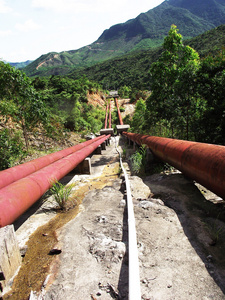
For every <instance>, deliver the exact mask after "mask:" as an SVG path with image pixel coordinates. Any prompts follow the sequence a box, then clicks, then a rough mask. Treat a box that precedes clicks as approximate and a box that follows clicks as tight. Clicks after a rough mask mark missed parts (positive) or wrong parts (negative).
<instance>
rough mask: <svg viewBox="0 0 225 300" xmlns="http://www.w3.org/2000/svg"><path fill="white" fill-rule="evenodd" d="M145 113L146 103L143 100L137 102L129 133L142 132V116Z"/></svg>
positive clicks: (143, 126)
mask: <svg viewBox="0 0 225 300" xmlns="http://www.w3.org/2000/svg"><path fill="white" fill-rule="evenodd" d="M145 113H146V102H145V101H144V100H143V99H140V100H138V101H137V104H136V107H135V112H134V115H133V118H132V122H131V131H132V132H139V133H141V132H143V130H144V129H145V120H144V116H145Z"/></svg>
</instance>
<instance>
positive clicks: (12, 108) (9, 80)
mask: <svg viewBox="0 0 225 300" xmlns="http://www.w3.org/2000/svg"><path fill="white" fill-rule="evenodd" d="M0 109H1V111H0V114H1V115H2V116H10V117H11V118H12V120H13V121H15V122H17V123H19V124H20V125H21V127H22V130H23V135H24V139H25V142H26V147H27V149H28V129H29V130H32V129H33V128H34V127H35V126H37V125H38V124H39V123H41V122H43V123H46V120H47V118H48V117H47V115H48V110H47V108H46V105H45V103H44V102H43V101H42V99H41V97H40V95H39V94H38V93H37V92H36V90H35V89H34V87H33V86H32V84H31V81H30V79H29V78H28V77H27V76H26V75H25V73H23V72H21V71H19V70H17V69H15V68H13V67H11V66H10V65H9V64H5V63H4V62H2V61H1V62H0Z"/></svg>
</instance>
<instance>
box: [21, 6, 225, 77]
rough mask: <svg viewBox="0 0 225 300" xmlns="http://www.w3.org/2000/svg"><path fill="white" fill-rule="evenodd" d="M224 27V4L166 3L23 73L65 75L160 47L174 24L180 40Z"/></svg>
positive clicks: (47, 57) (41, 60)
mask: <svg viewBox="0 0 225 300" xmlns="http://www.w3.org/2000/svg"><path fill="white" fill-rule="evenodd" d="M224 23H225V4H224V1H221V0H204V1H202V0H195V1H190V0H167V1H164V2H163V3H162V4H160V5H159V6H157V7H155V8H154V9H151V10H149V11H148V12H146V13H142V14H140V15H139V16H137V17H136V18H134V19H131V20H129V21H127V22H125V23H122V24H117V25H114V26H112V27H110V28H109V29H107V30H105V31H104V32H103V33H102V35H101V36H100V37H99V39H98V40H97V41H95V42H94V43H92V44H91V45H88V46H86V47H82V48H80V49H78V50H72V51H63V52H60V53H56V52H52V53H48V54H46V55H42V56H41V57H39V58H38V59H36V60H35V61H34V62H32V63H31V64H29V65H28V66H27V67H26V68H25V69H24V71H25V72H26V74H27V75H28V76H49V75H59V74H60V75H63V74H64V75H65V74H68V73H69V72H71V71H72V70H77V69H80V68H84V67H90V66H93V65H95V64H96V63H99V62H103V61H106V60H109V59H112V58H115V57H117V58H118V57H120V56H122V55H124V54H128V53H132V52H134V51H140V50H147V49H150V48H155V47H156V46H160V45H162V43H163V39H164V37H165V36H166V35H167V32H168V31H169V29H170V26H171V24H176V25H177V26H178V28H179V29H180V31H181V32H182V35H183V36H184V39H188V38H191V37H195V36H197V35H199V34H201V33H203V32H205V31H206V30H210V29H212V28H214V27H216V26H218V25H220V24H224Z"/></svg>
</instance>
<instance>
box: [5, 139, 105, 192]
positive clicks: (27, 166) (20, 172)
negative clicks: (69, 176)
mask: <svg viewBox="0 0 225 300" xmlns="http://www.w3.org/2000/svg"><path fill="white" fill-rule="evenodd" d="M99 138H101V137H97V138H96V139H92V140H89V141H86V142H84V143H80V144H78V145H75V146H72V147H69V148H67V149H64V150H61V151H58V152H54V153H51V154H48V155H45V156H43V157H39V158H37V159H34V160H31V161H29V162H27V163H24V164H21V165H18V166H15V167H12V168H9V169H6V170H3V171H0V189H1V188H3V187H4V186H7V185H9V184H11V183H12V182H14V181H16V180H19V179H21V178H23V177H25V176H28V175H29V174H31V173H34V172H36V171H38V170H40V169H42V168H44V167H45V166H47V165H49V164H51V163H53V162H55V161H57V160H59V159H61V158H63V157H65V156H67V155H69V154H71V153H73V152H75V151H78V150H80V149H82V148H84V147H86V146H88V145H90V144H92V143H93V142H94V141H96V140H98V139H99Z"/></svg>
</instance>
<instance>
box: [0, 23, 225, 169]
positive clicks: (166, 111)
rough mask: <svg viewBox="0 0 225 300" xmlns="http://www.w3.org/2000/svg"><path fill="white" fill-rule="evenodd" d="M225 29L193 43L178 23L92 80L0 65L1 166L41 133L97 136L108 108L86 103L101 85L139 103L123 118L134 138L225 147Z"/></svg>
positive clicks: (96, 71)
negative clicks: (154, 44)
mask: <svg viewBox="0 0 225 300" xmlns="http://www.w3.org/2000/svg"><path fill="white" fill-rule="evenodd" d="M224 31H225V26H224V25H223V26H219V27H218V28H216V29H214V30H212V31H209V32H206V33H205V34H203V35H202V36H200V37H199V38H198V39H197V38H194V39H192V40H190V41H189V42H187V41H183V37H182V36H181V34H179V33H178V30H177V28H176V26H175V25H172V26H171V29H170V31H169V34H168V36H166V37H165V39H164V44H163V47H160V48H156V49H150V50H148V51H140V52H136V53H134V54H129V55H127V56H125V57H121V58H118V59H114V60H109V61H108V62H105V63H102V64H98V65H96V66H95V67H91V68H88V69H86V70H85V73H86V74H87V76H84V70H83V71H82V72H76V73H72V74H71V75H70V76H69V77H66V76H59V75H58V76H54V75H52V76H50V77H35V78H33V79H29V78H28V77H27V76H26V75H25V73H23V72H21V71H19V70H16V69H14V68H12V67H11V66H10V65H9V64H5V63H3V62H0V168H1V169H4V168H7V167H10V166H12V165H13V164H14V163H15V161H18V160H19V159H21V157H23V155H26V152H27V151H29V141H30V136H31V135H35V132H36V131H39V132H40V131H41V134H42V136H43V143H45V138H46V137H51V138H53V139H63V138H64V135H63V134H65V132H66V131H68V130H72V131H76V132H91V131H92V132H97V131H99V129H101V127H102V125H103V122H104V117H105V113H104V109H103V108H100V107H98V106H97V107H93V106H92V105H90V104H88V103H87V93H89V94H93V93H95V92H98V93H102V97H103V92H101V91H102V88H101V86H102V85H103V86H104V88H105V89H107V90H108V89H112V88H118V90H119V94H120V96H121V97H125V98H127V97H129V98H130V99H131V101H133V102H135V103H136V110H135V113H134V116H133V117H132V118H131V116H127V117H126V119H125V120H124V123H130V124H131V130H132V131H134V132H139V133H141V132H143V133H148V134H154V135H159V136H167V137H175V138H180V139H189V140H196V141H201V142H208V143H216V144H224V142H225V141H224V136H225V101H224V95H225V51H224V49H223V48H222V46H221V45H222V44H223V43H224ZM203 45H206V46H204V47H203ZM207 48H208V49H207ZM197 50H198V51H197ZM210 52H211V53H210ZM92 79H94V80H92ZM96 82H98V83H96ZM100 84H101V85H100ZM149 94H150V96H149ZM138 99H139V100H138ZM137 100H138V101H137ZM136 101H137V102H136ZM116 117H117V116H116V112H115V113H114V112H113V118H114V120H116Z"/></svg>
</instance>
